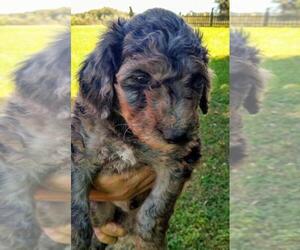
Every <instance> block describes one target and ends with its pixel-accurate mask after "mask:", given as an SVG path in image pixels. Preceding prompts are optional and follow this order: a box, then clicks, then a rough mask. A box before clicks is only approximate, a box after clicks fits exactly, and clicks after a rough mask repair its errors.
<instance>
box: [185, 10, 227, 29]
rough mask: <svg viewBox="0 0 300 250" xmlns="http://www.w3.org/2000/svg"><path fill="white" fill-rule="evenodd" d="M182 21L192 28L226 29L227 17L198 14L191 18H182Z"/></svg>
mask: <svg viewBox="0 0 300 250" xmlns="http://www.w3.org/2000/svg"><path fill="white" fill-rule="evenodd" d="M182 17H183V19H184V20H185V21H186V22H187V23H188V24H190V25H192V26H194V27H228V26H229V17H228V16H225V15H218V14H214V13H213V12H212V13H211V14H205V13H204V14H198V15H193V16H188V15H187V16H182Z"/></svg>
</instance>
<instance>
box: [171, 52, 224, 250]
mask: <svg viewBox="0 0 300 250" xmlns="http://www.w3.org/2000/svg"><path fill="white" fill-rule="evenodd" d="M210 67H211V68H212V69H213V70H214V73H215V78H214V81H213V86H212V93H211V101H210V107H209V114H208V115H206V116H202V117H201V136H202V142H203V147H202V148H203V153H202V154H203V158H202V164H201V166H199V167H198V169H195V172H194V173H193V178H192V180H191V182H189V183H188V185H187V187H186V190H185V192H184V193H183V195H182V196H181V197H180V199H179V200H178V202H177V206H176V211H175V214H174V215H173V217H172V219H171V225H170V230H169V233H168V240H169V249H172V250H182V249H185V250H188V249H191V250H192V249H193V250H198V249H199V250H200V249H201V250H219V249H220V250H221V249H222V250H225V249H229V171H228V150H229V149H228V148H229V145H228V141H229V117H228V108H229V85H228V82H229V58H228V57H224V58H217V59H213V60H212V61H211V63H210Z"/></svg>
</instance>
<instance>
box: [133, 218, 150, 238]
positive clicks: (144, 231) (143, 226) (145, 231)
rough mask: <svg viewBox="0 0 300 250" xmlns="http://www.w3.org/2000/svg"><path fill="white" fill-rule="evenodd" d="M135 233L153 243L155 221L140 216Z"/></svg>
mask: <svg viewBox="0 0 300 250" xmlns="http://www.w3.org/2000/svg"><path fill="white" fill-rule="evenodd" d="M139 215H140V216H138V218H137V222H136V227H135V231H136V233H137V234H138V235H139V236H140V237H141V238H142V239H143V240H145V241H151V240H152V239H153V236H154V228H155V221H154V220H153V219H151V218H149V217H148V218H147V217H146V216H141V214H139Z"/></svg>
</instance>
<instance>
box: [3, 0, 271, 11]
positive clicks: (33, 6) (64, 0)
mask: <svg viewBox="0 0 300 250" xmlns="http://www.w3.org/2000/svg"><path fill="white" fill-rule="evenodd" d="M1 2H2V3H1V5H0V13H17V12H26V11H33V10H39V9H54V8H59V7H70V6H71V8H72V13H79V12H84V11H88V10H90V9H96V8H101V7H104V6H107V7H112V8H115V9H119V10H122V11H126V12H128V10H129V6H132V8H133V11H134V12H135V13H140V12H143V11H144V10H146V9H149V8H153V7H161V8H166V9H169V10H171V11H173V12H175V13H179V12H181V13H182V14H185V13H187V12H190V11H195V12H210V11H211V9H212V8H213V7H216V6H217V5H216V4H215V1H214V0H1ZM230 4H231V11H232V12H264V11H265V10H266V8H268V7H270V6H274V4H273V5H272V0H231V1H230Z"/></svg>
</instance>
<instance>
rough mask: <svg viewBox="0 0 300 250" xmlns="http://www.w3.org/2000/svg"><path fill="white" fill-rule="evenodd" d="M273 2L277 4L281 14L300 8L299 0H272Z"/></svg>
mask: <svg viewBox="0 0 300 250" xmlns="http://www.w3.org/2000/svg"><path fill="white" fill-rule="evenodd" d="M273 2H274V3H277V4H278V8H279V9H280V10H281V13H283V14H288V13H293V12H295V11H297V10H299V9H300V0H273Z"/></svg>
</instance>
